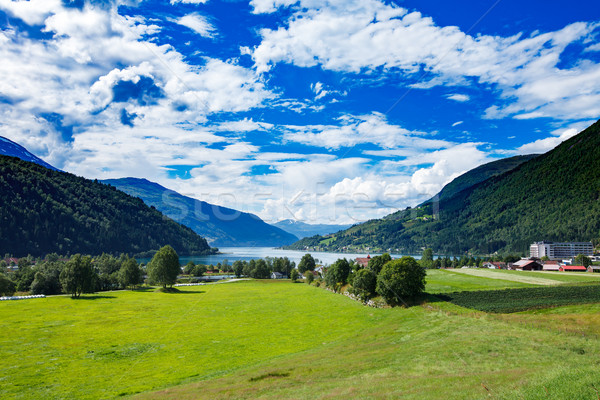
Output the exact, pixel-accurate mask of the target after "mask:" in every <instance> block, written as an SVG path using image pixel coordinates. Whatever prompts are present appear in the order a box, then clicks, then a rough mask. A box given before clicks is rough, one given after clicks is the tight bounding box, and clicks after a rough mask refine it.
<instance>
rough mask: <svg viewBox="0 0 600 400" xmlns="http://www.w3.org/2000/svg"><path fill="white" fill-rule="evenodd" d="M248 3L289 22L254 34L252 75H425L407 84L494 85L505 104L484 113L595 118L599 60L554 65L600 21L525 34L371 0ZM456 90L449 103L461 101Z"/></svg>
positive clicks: (599, 97) (598, 100) (263, 0)
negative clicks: (468, 28)
mask: <svg viewBox="0 0 600 400" xmlns="http://www.w3.org/2000/svg"><path fill="white" fill-rule="evenodd" d="M252 4H253V6H254V12H256V13H268V12H273V11H275V10H276V9H277V8H279V7H292V15H291V17H290V18H289V19H288V21H287V24H286V25H284V26H281V27H279V28H278V29H263V30H261V32H260V34H261V36H262V42H261V43H260V44H259V45H258V46H256V47H254V48H252V49H245V52H246V53H247V54H251V56H252V58H253V60H254V62H255V65H256V68H257V70H258V71H259V72H266V71H269V70H270V69H271V68H272V66H273V65H275V64H277V63H288V64H293V65H296V66H300V67H312V66H316V65H319V66H321V67H322V68H324V69H327V70H332V71H342V72H351V73H359V72H369V71H375V70H377V69H383V71H388V72H390V73H394V72H396V73H401V74H403V75H405V76H407V77H413V78H416V77H420V76H421V74H422V71H425V72H426V73H427V74H428V77H427V78H428V79H427V80H425V81H420V79H419V80H417V81H416V82H413V84H412V86H413V87H419V88H430V87H433V86H436V85H440V84H451V85H470V84H472V82H473V81H475V82H478V83H480V84H484V85H490V84H491V85H495V86H496V87H497V88H498V89H499V90H500V93H501V95H502V97H503V99H504V101H505V102H506V105H504V106H497V105H496V106H492V107H490V109H488V110H487V112H486V114H485V116H486V117H487V118H503V117H506V116H510V117H517V118H537V117H551V118H560V119H580V118H589V117H592V116H597V115H598V114H599V110H600V109H599V107H600V106H599V104H600V79H598V74H600V65H599V64H597V63H594V62H591V61H587V62H581V63H578V64H576V65H573V66H570V67H560V66H559V65H560V64H559V63H560V61H561V55H562V53H563V51H564V50H565V48H566V47H567V46H569V45H570V44H573V43H583V42H585V41H586V40H588V39H589V38H590V37H593V35H594V34H596V33H597V32H598V30H599V27H600V25H599V24H594V23H583V22H581V23H573V24H571V25H568V26H566V27H565V28H563V29H560V30H557V31H554V32H546V33H543V32H536V33H534V34H532V35H531V36H529V37H524V35H521V34H517V35H514V36H510V37H500V36H489V35H478V36H471V35H468V34H466V33H464V32H462V31H461V30H460V29H459V28H458V27H455V26H444V27H441V26H438V25H436V24H435V22H434V21H433V19H432V18H429V17H426V16H423V15H422V14H420V13H418V12H409V11H408V10H406V9H404V8H401V7H398V6H395V5H393V4H384V3H383V2H381V1H378V0H350V1H346V0H345V1H342V0H331V1H328V2H327V3H326V4H323V3H321V2H316V1H314V0H299V1H287V0H271V1H267V0H254V1H253V2H252ZM593 48H594V47H593V46H592V49H593ZM583 82H585V84H584V83H583ZM462 96H464V95H459V96H458V97H454V98H452V99H453V100H457V101H465V100H466V98H465V97H462Z"/></svg>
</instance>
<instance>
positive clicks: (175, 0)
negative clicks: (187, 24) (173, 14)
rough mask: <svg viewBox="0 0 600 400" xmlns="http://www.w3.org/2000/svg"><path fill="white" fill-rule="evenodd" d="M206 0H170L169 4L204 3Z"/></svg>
mask: <svg viewBox="0 0 600 400" xmlns="http://www.w3.org/2000/svg"><path fill="white" fill-rule="evenodd" d="M207 2H208V0H171V4H177V3H182V4H205V3H207Z"/></svg>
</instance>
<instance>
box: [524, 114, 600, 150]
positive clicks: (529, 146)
mask: <svg viewBox="0 0 600 400" xmlns="http://www.w3.org/2000/svg"><path fill="white" fill-rule="evenodd" d="M594 122H595V121H581V122H578V123H575V124H571V125H570V126H568V127H566V128H560V129H556V130H554V131H552V132H550V134H551V136H549V137H546V138H543V139H538V140H536V141H533V142H531V143H526V144H524V145H522V146H520V147H518V148H517V150H516V152H515V153H516V154H542V153H546V152H548V151H550V150H552V149H553V148H555V147H556V146H558V145H559V144H561V143H562V142H564V141H565V140H567V139H570V138H572V137H573V136H575V135H577V134H578V133H579V132H581V131H582V130H583V129H585V128H587V127H588V126H590V125H591V124H593V123H594Z"/></svg>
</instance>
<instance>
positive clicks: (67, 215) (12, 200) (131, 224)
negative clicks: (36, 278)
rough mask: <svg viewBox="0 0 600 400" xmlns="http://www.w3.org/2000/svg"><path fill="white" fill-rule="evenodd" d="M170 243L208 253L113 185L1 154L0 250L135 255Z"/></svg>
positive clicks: (203, 245)
mask: <svg viewBox="0 0 600 400" xmlns="http://www.w3.org/2000/svg"><path fill="white" fill-rule="evenodd" d="M165 244H170V245H171V246H173V247H174V248H175V249H176V251H177V252H179V253H180V254H200V253H207V252H211V248H210V246H209V245H208V244H207V242H206V240H204V239H203V238H202V237H200V236H198V235H197V234H196V233H194V232H193V231H192V230H191V229H189V228H187V227H184V226H182V225H180V224H178V223H176V222H175V221H173V220H171V219H169V218H166V217H165V216H164V215H162V214H161V213H160V212H159V211H157V210H156V209H154V208H151V207H149V206H147V205H145V204H144V203H143V202H142V200H141V199H138V198H135V197H131V196H129V195H127V194H125V193H123V192H120V191H118V190H116V189H115V188H114V187H110V186H108V185H104V184H102V183H99V182H96V181H90V180H88V179H85V178H81V177H77V176H75V175H72V174H68V173H65V172H60V171H54V170H50V169H47V168H44V167H42V166H40V165H37V164H34V163H31V162H26V161H22V160H20V159H18V158H14V157H6V156H0V254H6V253H9V254H13V255H15V256H17V257H19V256H25V255H27V254H32V255H34V256H42V255H45V254H47V253H52V252H56V253H59V254H74V253H86V254H100V253H102V252H107V253H130V254H136V253H140V252H144V251H149V250H157V249H158V248H159V247H160V246H163V245H165Z"/></svg>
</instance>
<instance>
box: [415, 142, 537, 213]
mask: <svg viewBox="0 0 600 400" xmlns="http://www.w3.org/2000/svg"><path fill="white" fill-rule="evenodd" d="M537 156H538V154H529V155H525V156H515V157H509V158H503V159H501V160H496V161H492V162H489V163H487V164H483V165H480V166H479V167H477V168H474V169H472V170H470V171H468V172H465V173H464V174H462V175H461V176H459V177H457V178H455V179H454V180H453V181H452V182H450V183H448V184H447V185H445V186H444V187H443V188H442V190H441V191H440V192H439V193H438V194H437V195H435V196H434V197H433V198H431V199H429V200H428V201H426V202H425V203H423V204H426V203H429V202H433V201H439V200H446V199H449V198H451V197H453V196H454V195H456V194H457V193H458V192H461V191H463V190H465V189H467V188H469V187H471V186H473V185H476V184H478V183H481V182H483V181H485V180H486V179H489V178H491V177H492V176H497V175H501V174H503V173H505V172H508V171H510V170H513V169H515V168H516V167H518V166H519V165H521V164H523V163H524V162H526V161H529V160H531V159H533V158H535V157H537Z"/></svg>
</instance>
